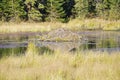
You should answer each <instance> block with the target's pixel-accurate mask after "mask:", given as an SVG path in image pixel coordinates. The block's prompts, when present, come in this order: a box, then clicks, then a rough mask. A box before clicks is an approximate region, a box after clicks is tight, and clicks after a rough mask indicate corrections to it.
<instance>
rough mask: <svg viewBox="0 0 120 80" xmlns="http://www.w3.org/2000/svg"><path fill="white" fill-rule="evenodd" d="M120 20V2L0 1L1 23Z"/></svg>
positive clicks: (95, 0) (76, 0)
mask: <svg viewBox="0 0 120 80" xmlns="http://www.w3.org/2000/svg"><path fill="white" fill-rule="evenodd" d="M86 18H88V19H89V18H101V19H106V20H119V19H120V0H17V1H15V0H0V21H3V22H4V21H5V22H6V21H7V22H9V21H13V22H15V21H37V22H38V21H39V22H45V21H52V22H53V21H61V22H68V21H69V20H71V19H86Z"/></svg>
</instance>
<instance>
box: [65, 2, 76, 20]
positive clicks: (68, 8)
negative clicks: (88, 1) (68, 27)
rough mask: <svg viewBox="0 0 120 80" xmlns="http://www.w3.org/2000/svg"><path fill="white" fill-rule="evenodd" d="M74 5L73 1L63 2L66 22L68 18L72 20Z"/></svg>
mask: <svg viewBox="0 0 120 80" xmlns="http://www.w3.org/2000/svg"><path fill="white" fill-rule="evenodd" d="M74 5H75V1H74V0H64V4H63V9H64V10H65V20H66V21H68V20H69V19H70V17H72V18H74ZM72 15H73V16H72Z"/></svg>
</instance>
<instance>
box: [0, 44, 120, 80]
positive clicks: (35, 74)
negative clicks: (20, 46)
mask: <svg viewBox="0 0 120 80" xmlns="http://www.w3.org/2000/svg"><path fill="white" fill-rule="evenodd" d="M31 45H32V44H31ZM29 49H30V48H29ZM31 53H32V51H31ZM119 66H120V53H119V52H116V53H113V54H108V53H107V52H92V51H89V52H86V53H84V52H77V53H76V54H71V53H68V52H67V53H66V52H65V53H61V52H60V51H59V50H56V51H55V52H54V53H53V54H48V53H44V54H43V55H37V54H35V55H34V56H33V55H29V57H28V56H26V55H25V56H9V57H6V58H4V57H3V58H2V59H0V80H120V67H119Z"/></svg>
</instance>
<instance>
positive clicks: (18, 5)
mask: <svg viewBox="0 0 120 80" xmlns="http://www.w3.org/2000/svg"><path fill="white" fill-rule="evenodd" d="M0 13H1V15H0V18H1V20H2V21H10V20H11V19H12V20H13V19H14V21H16V20H18V19H20V18H21V17H23V16H24V15H25V11H24V5H23V2H22V1H21V0H1V2H0Z"/></svg>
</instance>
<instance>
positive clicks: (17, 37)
mask: <svg viewBox="0 0 120 80" xmlns="http://www.w3.org/2000/svg"><path fill="white" fill-rule="evenodd" d="M77 33H78V34H79V35H82V36H85V38H86V39H83V41H82V42H81V41H78V42H43V41H40V38H39V36H40V35H41V33H24V34H0V56H2V55H10V54H16V55H19V54H24V53H25V51H26V49H27V46H28V44H29V43H31V42H32V43H33V44H34V45H35V46H36V47H37V48H39V50H40V51H42V52H44V51H46V50H49V51H50V50H51V51H54V50H56V49H59V50H61V51H69V52H74V51H76V50H77V51H79V50H82V51H88V50H93V51H102V52H103V51H108V52H114V51H120V32H119V31H118V32H117V31H116V32H114V31H81V32H77Z"/></svg>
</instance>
